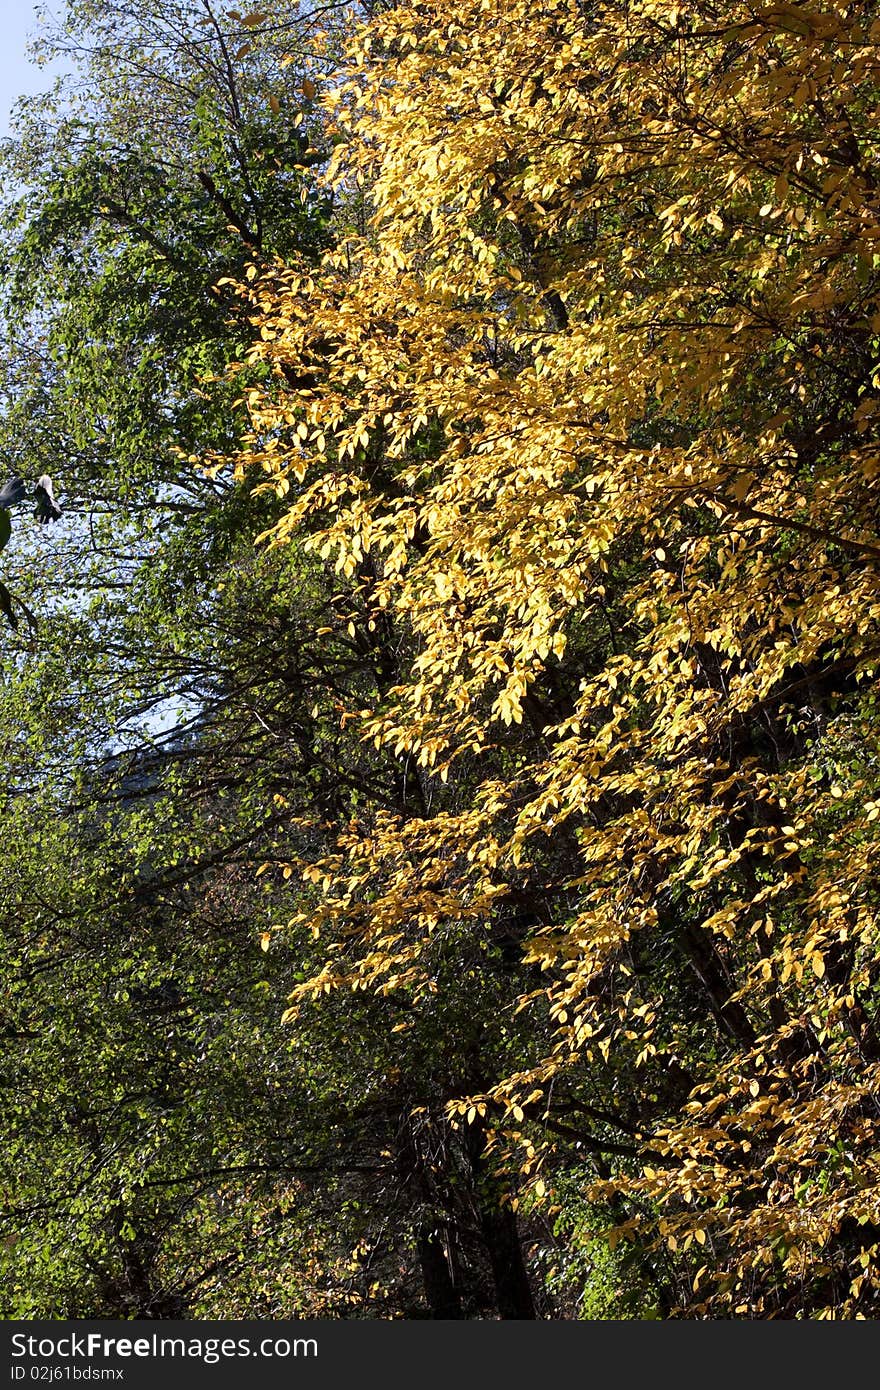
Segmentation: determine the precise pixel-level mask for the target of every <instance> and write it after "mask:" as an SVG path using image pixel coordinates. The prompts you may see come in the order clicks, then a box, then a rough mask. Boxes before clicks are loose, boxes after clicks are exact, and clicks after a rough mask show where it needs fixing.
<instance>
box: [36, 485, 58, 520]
mask: <svg viewBox="0 0 880 1390" xmlns="http://www.w3.org/2000/svg"><path fill="white" fill-rule="evenodd" d="M34 501H35V502H36V504H37V510H36V511H35V512H34V516H35V517H36V518H37V520H38V521H39V522H41V523H43V524H44V525H45V523H46V522H47V521H57V520H58V518H59V517H60V515H61V508H60V507H59V505H58V503H57V502H56V501H55V493H54V492H53V491H52V479H51V478H50V477H49V474H48V473H41V474H40V476H39V478H38V479H37V486H36V487H35V488H34Z"/></svg>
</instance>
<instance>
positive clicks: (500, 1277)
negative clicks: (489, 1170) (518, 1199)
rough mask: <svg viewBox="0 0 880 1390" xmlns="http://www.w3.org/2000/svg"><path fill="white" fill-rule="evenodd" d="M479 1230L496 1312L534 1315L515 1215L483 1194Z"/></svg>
mask: <svg viewBox="0 0 880 1390" xmlns="http://www.w3.org/2000/svg"><path fill="white" fill-rule="evenodd" d="M480 1229H481V1230H482V1233H483V1239H484V1241H485V1242H486V1251H487V1253H488V1256H489V1263H490V1265H491V1266H492V1279H493V1281H494V1283H495V1297H496V1300H497V1304H498V1313H499V1315H500V1316H501V1317H502V1318H535V1317H536V1316H537V1314H536V1313H535V1302H534V1299H533V1298H532V1290H531V1287H530V1285H529V1276H528V1274H527V1272H526V1266H525V1261H524V1260H523V1257H522V1246H521V1245H520V1243H519V1233H518V1231H517V1226H516V1216H515V1214H514V1212H512V1211H511V1209H510V1207H509V1206H503V1207H501V1206H497V1205H495V1204H494V1203H493V1202H492V1200H491V1195H487V1197H486V1199H485V1200H484V1202H483V1204H482V1207H481V1210H480Z"/></svg>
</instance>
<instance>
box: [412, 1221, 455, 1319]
mask: <svg viewBox="0 0 880 1390" xmlns="http://www.w3.org/2000/svg"><path fill="white" fill-rule="evenodd" d="M418 1249H419V1264H420V1266H421V1270H422V1282H423V1283H424V1286H425V1300H426V1302H427V1304H428V1308H429V1309H430V1315H431V1317H432V1318H462V1317H464V1313H463V1312H462V1307H461V1299H460V1297H459V1294H458V1290H457V1289H456V1287H455V1285H454V1284H453V1282H452V1274H451V1272H450V1269H449V1260H448V1258H447V1254H446V1250H445V1248H444V1245H443V1241H442V1240H441V1238H440V1232H439V1231H438V1230H437V1229H436V1227H430V1226H423V1227H422V1229H421V1231H420V1233H419V1243H418Z"/></svg>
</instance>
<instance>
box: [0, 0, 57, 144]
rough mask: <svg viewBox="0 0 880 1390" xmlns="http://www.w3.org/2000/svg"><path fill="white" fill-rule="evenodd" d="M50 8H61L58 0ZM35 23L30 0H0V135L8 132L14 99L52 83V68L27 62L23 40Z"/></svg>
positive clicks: (35, 26)
mask: <svg viewBox="0 0 880 1390" xmlns="http://www.w3.org/2000/svg"><path fill="white" fill-rule="evenodd" d="M51 8H52V10H53V12H54V13H56V14H57V13H60V12H61V11H63V8H64V7H63V3H62V0H55V2H54V3H53V4H52V6H51ZM37 27H38V26H37V18H36V12H35V7H34V5H33V4H32V3H31V0H0V138H2V137H3V136H5V135H8V134H9V115H10V112H11V110H12V108H13V106H14V105H15V103H16V101H17V99H18V98H19V97H20V96H22V95H23V94H24V93H29V92H42V91H46V90H47V88H49V87H51V85H52V79H53V76H54V75H55V69H51V70H50V69H48V68H43V69H40V68H38V67H37V66H36V65H35V64H34V63H31V62H28V58H27V54H26V48H27V40H28V37H29V35H30V34H32V33H34V32H35V31H36V30H37Z"/></svg>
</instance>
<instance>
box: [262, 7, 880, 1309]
mask: <svg viewBox="0 0 880 1390" xmlns="http://www.w3.org/2000/svg"><path fill="white" fill-rule="evenodd" d="M876 10H877V7H876V5H875V4H873V3H856V4H849V3H848V4H843V3H841V2H840V0H805V3H800V4H796V5H795V4H792V5H788V4H771V5H760V4H747V3H742V2H741V0H736V2H735V3H732V4H728V5H715V4H713V3H710V0H695V2H694V3H680V4H673V3H668V2H667V0H629V3H626V4H624V3H613V2H612V3H602V0H595V3H593V2H592V0H590V2H589V3H587V0H546V3H544V4H541V5H534V4H532V3H529V0H491V3H490V2H489V0H444V3H443V4H439V3H427V2H425V3H419V0H405V3H401V4H399V5H397V6H395V7H393V8H391V9H390V10H388V11H387V12H385V13H380V14H378V15H377V16H376V17H375V18H374V20H373V21H372V22H371V23H370V24H368V25H366V26H364V28H363V29H362V30H361V32H360V33H359V35H358V37H357V40H356V43H355V45H354V47H353V49H352V52H351V55H350V65H349V68H348V70H347V72H346V74H345V79H344V81H343V82H341V83H340V84H339V85H338V86H336V87H335V88H333V89H331V90H330V91H329V92H328V93H327V94H326V95H325V97H324V101H325V105H326V107H327V109H328V111H329V113H330V119H331V120H332V122H333V125H334V128H335V130H336V132H337V135H338V137H339V144H338V147H337V151H336V154H335V157H334V161H333V166H332V168H331V171H330V174H329V178H330V179H331V181H332V182H333V183H334V184H335V186H336V188H337V190H338V191H339V194H340V196H341V197H343V198H344V197H346V196H348V197H352V196H355V195H356V194H357V190H358V189H364V190H367V191H368V199H369V202H370V206H371V212H372V215H371V220H370V222H369V225H368V227H367V228H366V230H365V231H364V232H362V233H361V234H359V235H356V234H351V235H349V236H347V237H346V238H345V239H344V240H343V242H342V243H341V245H340V246H339V247H338V249H337V250H336V252H335V253H334V254H333V255H332V256H331V257H329V258H328V259H327V261H326V263H325V265H324V266H323V268H322V270H321V271H320V273H317V274H315V273H309V272H308V271H307V270H306V269H305V268H300V267H297V266H295V265H294V266H279V267H276V268H275V269H273V270H272V271H270V272H268V273H264V274H261V275H260V276H258V277H257V278H255V279H254V281H253V282H252V283H251V284H250V285H249V286H248V287H247V290H246V292H247V293H248V294H249V295H250V296H251V298H252V303H253V316H254V322H255V325H256V327H257V331H258V341H257V342H256V345H255V347H254V350H253V354H252V355H253V356H254V357H255V358H257V359H259V360H261V361H263V362H266V363H269V364H272V365H273V367H274V368H275V374H274V376H273V379H272V383H271V385H269V386H267V387H266V388H265V389H259V390H257V389H255V390H254V391H252V392H251V393H250V396H249V400H248V406H249V409H250V412H251V417H252V422H253V434H252V439H251V444H250V449H249V452H248V454H247V455H246V457H245V458H243V459H242V460H241V461H240V467H241V468H242V469H243V470H244V469H248V470H250V469H254V468H255V467H256V468H261V469H262V470H263V472H264V474H265V485H266V486H267V487H270V488H274V489H276V490H277V491H278V492H279V493H280V494H282V495H284V496H286V497H287V499H288V503H289V506H288V510H287V512H286V514H285V515H284V517H283V519H282V521H281V522H280V523H279V525H278V527H277V528H276V530H275V531H274V532H273V534H272V536H271V540H272V542H273V543H276V544H281V543H286V542H288V541H290V540H291V539H294V538H295V539H297V541H298V542H300V543H304V544H305V545H306V546H307V547H308V548H311V549H312V550H314V551H315V552H316V553H317V554H318V555H320V556H321V557H323V558H324V559H325V560H328V561H333V562H335V565H336V569H337V571H338V572H339V575H340V583H344V582H346V581H347V582H348V586H349V591H350V598H351V601H350V608H351V612H350V614H349V615H347V617H350V620H351V622H352V624H353V628H354V627H358V629H359V630H360V627H362V628H363V631H364V632H365V633H371V634H373V636H374V637H375V638H376V640H378V634H379V633H380V631H381V629H382V624H383V623H384V624H386V625H391V626H392V627H393V629H394V631H395V632H397V633H404V634H406V638H405V640H403V639H401V641H400V642H399V643H398V646H397V648H396V651H397V652H398V665H397V669H396V671H395V673H394V676H393V679H391V680H390V681H389V688H388V690H387V692H386V694H385V696H384V698H382V699H381V700H380V701H378V702H377V703H376V705H375V707H374V708H371V709H367V710H361V709H351V710H346V711H344V715H343V717H344V718H346V719H350V720H352V721H358V722H359V723H360V726H361V730H362V733H363V736H364V738H365V739H366V740H369V741H372V742H373V743H375V745H376V746H377V747H386V746H387V747H390V748H391V749H393V750H394V752H395V754H396V755H397V756H398V757H399V758H400V759H401V760H402V761H404V760H408V762H409V764H410V766H411V767H412V768H417V769H418V772H417V774H413V776H417V781H418V790H419V795H418V798H416V797H415V796H414V797H413V799H412V802H411V804H410V805H409V806H408V807H404V808H401V809H400V810H398V811H396V812H394V813H392V812H389V811H380V810H378V809H374V810H369V809H367V810H365V812H364V814H363V816H361V817H359V818H358V819H357V820H356V821H352V823H351V825H349V826H346V827H344V828H343V829H342V831H341V832H340V836H339V844H338V853H337V854H335V855H334V856H332V857H330V858H328V859H326V860H322V861H320V862H314V863H310V864H307V865H304V866H299V867H300V868H301V869H303V871H304V872H305V873H306V876H307V877H309V878H311V879H313V880H314V881H315V882H320V883H321V885H322V896H321V898H320V902H319V903H318V905H317V906H310V907H308V908H307V909H303V912H302V913H301V914H300V915H299V916H298V917H297V919H296V920H297V921H298V922H303V921H308V923H309V924H310V925H311V927H312V929H313V930H314V932H315V934H316V935H320V936H321V937H322V938H323V939H325V940H326V943H327V950H326V964H325V967H324V969H323V970H322V971H321V972H320V973H319V974H317V975H316V976H315V977H314V978H313V979H311V980H309V981H307V982H306V983H305V984H303V985H302V986H301V987H300V988H299V989H298V991H297V994H296V996H295V999H294V1007H299V1005H300V1003H301V1001H302V1000H304V999H306V998H308V997H311V996H315V995H320V994H322V993H324V992H326V991H328V990H331V989H337V988H355V989H368V990H375V991H380V992H390V991H405V992H407V994H408V995H409V997H410V998H411V999H412V1000H413V1001H415V1002H416V1004H417V1003H418V1000H419V998H420V996H421V994H422V993H423V992H424V991H430V990H431V989H432V988H433V987H435V986H434V983H433V973H432V960H433V957H434V952H435V951H436V949H438V947H437V943H438V941H439V940H442V938H443V936H444V934H448V933H450V932H468V931H473V932H475V933H480V932H483V931H485V930H487V926H488V924H490V923H491V922H492V920H493V918H494V917H495V916H496V915H497V914H498V913H499V912H503V911H504V908H505V904H509V903H510V902H511V901H512V900H513V899H514V898H517V900H518V901H521V900H522V898H523V895H524V894H526V895H531V897H530V900H531V901H540V900H543V901H544V903H545V904H546V907H547V910H546V911H545V913H544V914H543V916H541V914H540V913H538V914H537V915H536V917H535V921H534V928H533V930H532V931H531V933H530V935H529V939H528V941H527V943H526V945H525V948H524V967H523V968H524V977H523V978H524V988H523V1001H522V1002H523V1007H529V1005H530V1004H532V1003H537V1004H540V1005H541V1006H542V1007H547V1008H549V1011H550V1015H551V1017H552V1019H553V1027H554V1029H555V1032H554V1035H553V1036H554V1040H555V1041H554V1044H553V1046H552V1047H551V1048H550V1049H548V1051H547V1055H546V1056H545V1057H544V1058H543V1059H542V1060H541V1062H540V1064H539V1065H537V1066H533V1065H532V1066H529V1067H523V1068H522V1069H519V1070H513V1069H512V1070H511V1074H510V1075H509V1076H508V1077H507V1078H506V1079H505V1080H504V1082H503V1084H501V1085H498V1086H496V1087H494V1088H493V1089H492V1090H491V1091H488V1092H487V1093H485V1094H481V1095H474V1096H462V1097H461V1098H460V1101H459V1102H457V1103H456V1104H454V1105H453V1106H452V1107H451V1109H450V1113H451V1115H452V1117H453V1118H457V1119H458V1120H459V1121H460V1122H461V1123H464V1124H466V1123H467V1122H468V1119H469V1118H470V1120H471V1121H473V1119H474V1117H475V1116H481V1115H482V1116H485V1117H486V1121H487V1123H488V1124H489V1125H490V1127H491V1128H492V1129H493V1130H494V1132H495V1135H496V1141H497V1143H498V1144H499V1145H502V1144H504V1145H507V1146H508V1148H509V1149H512V1150H516V1151H518V1152H519V1153H520V1154H521V1161H522V1171H523V1173H524V1175H525V1178H526V1181H527V1182H528V1183H529V1184H531V1185H532V1192H533V1194H541V1193H543V1192H544V1190H545V1182H544V1175H545V1174H546V1175H547V1188H548V1195H547V1196H546V1197H545V1198H544V1200H550V1195H549V1189H550V1188H552V1182H551V1178H552V1152H551V1149H552V1144H551V1141H555V1138H558V1132H557V1134H556V1135H555V1136H554V1132H553V1130H552V1121H553V1117H554V1114H555V1113H556V1112H555V1110H554V1105H555V1099H554V1097H555V1095H556V1094H558V1090H557V1089H555V1088H559V1090H562V1089H564V1086H565V1084H566V1077H567V1076H569V1075H571V1074H573V1073H575V1072H577V1073H578V1074H581V1075H584V1076H587V1077H589V1078H591V1081H590V1085H591V1086H593V1087H595V1088H597V1091H598V1092H602V1088H603V1087H604V1088H605V1089H604V1093H605V1094H606V1095H607V1096H610V1097H615V1096H616V1097H618V1098H619V1096H620V1093H621V1088H623V1089H624V1090H626V1091H627V1093H628V1094H631V1095H632V1096H635V1097H638V1107H637V1108H638V1114H639V1115H640V1117H641V1118H640V1122H639V1124H638V1125H636V1126H635V1127H633V1126H630V1134H629V1138H630V1142H633V1135H635V1147H636V1148H637V1150H638V1152H639V1155H640V1156H639V1158H638V1161H633V1160H632V1159H631V1158H627V1157H625V1156H623V1153H622V1155H621V1157H620V1158H619V1159H614V1158H613V1157H612V1160H611V1162H609V1163H606V1162H605V1161H604V1160H603V1161H602V1162H601V1163H600V1165H599V1167H598V1168H597V1174H598V1177H597V1182H596V1184H595V1187H594V1189H593V1195H594V1196H595V1197H596V1199H600V1198H602V1199H608V1200H611V1201H612V1202H613V1203H615V1204H616V1206H615V1210H617V1211H618V1212H619V1213H621V1220H620V1224H619V1227H618V1233H617V1234H618V1236H620V1235H621V1234H622V1235H624V1236H627V1237H629V1238H631V1239H633V1240H637V1241H639V1242H640V1243H641V1244H642V1246H643V1247H644V1248H647V1249H649V1250H650V1251H653V1256H652V1258H654V1259H655V1261H663V1260H665V1261H671V1262H672V1265H673V1266H674V1267H675V1269H676V1270H677V1274H676V1278H677V1281H678V1284H677V1287H678V1288H679V1291H680V1307H681V1308H682V1309H683V1310H684V1311H685V1312H686V1314H687V1315H689V1316H712V1315H717V1314H719V1313H720V1314H721V1315H728V1316H730V1315H731V1314H732V1315H733V1316H738V1317H741V1316H748V1317H770V1316H779V1315H781V1316H788V1317H792V1316H798V1315H799V1314H803V1313H804V1312H806V1314H807V1315H808V1316H813V1317H823V1316H834V1317H858V1316H872V1315H875V1312H874V1310H876V1308H877V1299H878V1288H880V1278H878V1263H877V1260H878V1256H877V1240H878V1238H880V1197H878V1188H877V1182H878V1178H880V1155H878V1149H877V1124H878V1115H880V1039H878V1035H877V1031H876V1027H875V1023H874V1017H873V1009H874V1007H875V1003H876V993H877V978H878V949H877V905H878V889H880V884H878V879H877V874H876V867H875V866H876V863H877V862H878V845H877V838H878V826H880V762H878V752H880V749H878V736H880V723H878V717H877V709H876V704H875V680H876V673H877V662H878V656H880V596H878V594H880V591H878V584H877V570H878V561H880V536H878V530H877V491H876V489H877V478H878V469H880V450H878V442H877V423H878V417H880V375H878V372H880V360H878V359H880V305H878V294H877V291H878V284H880V277H878V265H880V255H878V252H880V192H878V188H880V184H878V178H880V144H878V136H877V121H876V115H877V93H878V90H880V87H878V81H880V18H877V17H875V16H876ZM560 847H563V848H564V853H563V852H562V850H561V849H560ZM560 865H561V866H562V869H560ZM681 972H684V973H686V974H687V975H688V978H689V979H692V980H693V984H692V986H688V990H692V991H697V992H698V993H699V994H700V997H701V998H702V999H703V1001H704V1004H705V1010H706V1016H707V1017H708V1018H710V1019H711V1020H714V1032H708V1031H701V1030H700V1028H699V1027H697V1026H696V1025H695V1022H694V1015H693V1009H692V1008H691V1007H690V1005H689V1004H688V1003H687V1000H686V998H685V996H688V990H686V989H684V987H683V986H682V984H681V981H680V980H678V979H677V975H678V974H680V973H681ZM688 997H689V996H688ZM698 1049H702V1051H698ZM673 1070H675V1072H676V1074H677V1075H680V1076H681V1077H683V1078H685V1081H684V1082H683V1088H682V1089H681V1091H680V1094H679V1096H678V1099H677V1100H676V1101H675V1103H674V1104H673V1103H669V1102H668V1096H667V1099H666V1103H664V1096H666V1095H667V1093H665V1092H664V1093H663V1094H662V1095H660V1100H659V1101H658V1094H660V1093H659V1092H658V1077H662V1076H663V1075H667V1076H668V1075H669V1074H670V1073H671V1071H673ZM604 1113H605V1115H606V1119H607V1113H608V1112H607V1111H606V1112H604ZM542 1117H543V1118H542ZM542 1124H543V1125H544V1126H549V1127H545V1128H544V1129H543V1130H542ZM541 1133H543V1135H544V1139H545V1144H544V1147H542V1146H541V1144H540V1143H539V1142H538V1141H537V1139H536V1135H538V1136H539V1138H540V1134H541ZM617 1137H618V1139H619V1138H620V1137H621V1136H620V1135H618V1136H617ZM613 1139H614V1135H613V1127H612V1128H611V1129H609V1128H605V1129H602V1130H601V1132H599V1134H598V1138H597V1140H596V1147H597V1151H600V1150H602V1149H603V1148H604V1151H605V1153H606V1155H608V1154H611V1155H612V1156H613V1155H614V1154H615V1146H614V1142H613ZM548 1146H549V1147H548ZM620 1149H621V1151H624V1150H625V1145H623V1144H621V1145H620ZM695 1257H697V1258H696V1259H695Z"/></svg>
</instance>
